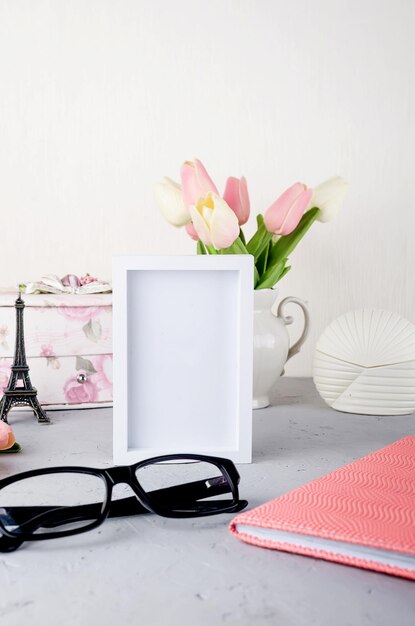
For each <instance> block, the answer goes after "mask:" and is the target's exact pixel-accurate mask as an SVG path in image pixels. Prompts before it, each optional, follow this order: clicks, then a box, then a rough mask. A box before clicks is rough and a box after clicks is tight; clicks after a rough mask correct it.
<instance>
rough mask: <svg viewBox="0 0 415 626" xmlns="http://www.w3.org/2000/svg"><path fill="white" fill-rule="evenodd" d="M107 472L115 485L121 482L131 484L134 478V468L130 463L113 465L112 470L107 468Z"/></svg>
mask: <svg viewBox="0 0 415 626" xmlns="http://www.w3.org/2000/svg"><path fill="white" fill-rule="evenodd" d="M107 473H108V475H109V477H110V479H111V482H112V484H113V485H118V484H119V483H127V484H128V485H131V483H132V481H133V478H134V475H133V470H132V468H131V467H129V466H128V465H120V466H119V467H112V468H111V470H107Z"/></svg>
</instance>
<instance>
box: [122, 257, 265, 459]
mask: <svg viewBox="0 0 415 626" xmlns="http://www.w3.org/2000/svg"><path fill="white" fill-rule="evenodd" d="M113 282H114V299H113V307H114V348H113V350H114V462H115V463H134V462H135V461H138V460H141V459H145V458H149V457H152V456H156V455H161V454H170V453H181V452H190V453H191V452H194V453H200V454H212V455H218V456H225V457H228V458H231V459H233V460H234V461H236V462H250V461H251V449H252V411H251V405H252V323H253V321H252V317H253V258H252V257H251V256H249V255H223V256H222V255H217V256H216V255H215V256H179V257H177V256H171V257H139V256H119V257H114V263H113Z"/></svg>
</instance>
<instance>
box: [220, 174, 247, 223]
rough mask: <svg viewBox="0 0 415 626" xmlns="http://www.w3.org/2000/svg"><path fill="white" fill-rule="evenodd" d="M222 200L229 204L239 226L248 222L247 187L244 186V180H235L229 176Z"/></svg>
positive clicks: (243, 178)
mask: <svg viewBox="0 0 415 626" xmlns="http://www.w3.org/2000/svg"><path fill="white" fill-rule="evenodd" d="M223 199H224V200H225V201H226V202H227V203H228V204H229V206H230V207H231V209H232V210H233V211H234V213H235V214H236V217H237V218H238V221H239V225H240V226H242V225H243V224H245V223H246V222H247V221H248V218H249V212H250V203H249V194H248V186H247V184H246V178H245V177H244V176H242V178H241V179H240V180H239V178H235V177H234V176H230V177H229V178H228V180H227V181H226V187H225V193H224V194H223Z"/></svg>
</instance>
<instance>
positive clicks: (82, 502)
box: [0, 472, 106, 536]
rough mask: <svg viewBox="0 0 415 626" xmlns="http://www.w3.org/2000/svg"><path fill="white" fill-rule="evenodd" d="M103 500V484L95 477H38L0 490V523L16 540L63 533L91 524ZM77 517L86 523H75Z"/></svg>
mask: <svg viewBox="0 0 415 626" xmlns="http://www.w3.org/2000/svg"><path fill="white" fill-rule="evenodd" d="M105 500H106V484H105V482H104V480H103V479H102V478H100V477H99V476H94V475H92V474H84V473H80V472H57V473H52V474H42V475H38V476H32V477H30V478H25V479H23V480H18V481H16V482H13V483H11V484H9V485H6V486H5V487H3V488H2V489H1V490H0V519H1V521H2V523H3V525H4V526H5V528H6V530H8V531H9V532H12V533H13V534H15V535H16V536H22V534H40V533H48V532H49V533H50V532H67V531H68V530H72V529H75V528H78V529H80V528H85V527H88V526H91V525H92V524H93V523H95V522H96V520H97V519H99V517H100V514H101V512H102V508H103V503H104V502H105ZM86 505H89V507H88V508H87V507H86ZM61 507H65V508H62V509H61ZM80 515H82V516H86V517H87V519H78V518H79V517H80Z"/></svg>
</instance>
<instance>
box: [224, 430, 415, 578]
mask: <svg viewBox="0 0 415 626" xmlns="http://www.w3.org/2000/svg"><path fill="white" fill-rule="evenodd" d="M241 525H243V526H244V532H239V531H238V529H237V528H238V527H240V526H241ZM247 526H248V528H246V527H247ZM255 528H261V529H269V532H267V533H266V535H267V538H259V537H254V536H252V535H251V534H250V531H251V530H252V532H255ZM272 530H274V532H275V531H287V532H289V533H296V534H297V537H298V534H299V535H301V536H304V535H306V536H312V537H318V538H320V539H323V540H334V541H337V542H346V543H347V544H349V545H350V548H351V549H352V550H351V552H353V549H355V550H356V547H355V546H354V544H357V545H358V546H366V547H367V548H375V549H378V550H385V551H392V552H394V553H398V557H399V553H403V554H406V555H410V556H414V557H415V436H412V437H405V438H404V439H401V440H399V441H396V442H395V443H393V444H391V445H389V446H387V447H386V448H382V449H381V450H377V451H376V452H373V453H371V454H369V455H368V456H366V457H364V458H362V459H359V460H357V461H354V462H353V463H350V464H349V465H345V466H344V467H341V468H340V469H337V470H335V471H334V472H331V473H330V474H327V475H326V476H323V477H322V478H318V479H317V480H314V481H312V482H310V483H307V484H306V485H303V486H302V487H299V488H297V489H295V490H294V491H291V492H289V493H287V494H285V495H283V496H281V497H279V498H276V499H275V500H272V501H271V502H268V503H267V504H263V505H262V506H259V507H257V508H256V509H253V510H252V511H247V512H245V513H241V514H239V515H238V516H237V517H236V518H235V519H234V520H233V521H232V523H231V525H230V531H231V532H232V533H233V534H234V535H235V536H236V537H238V538H239V539H242V540H243V541H246V542H248V543H252V544H254V545H257V546H261V547H265V548H274V549H277V550H284V551H287V552H295V553H297V554H304V555H307V556H313V557H315V558H321V559H326V560H328V561H336V562H339V563H345V564H347V565H354V566H356V567H363V568H366V569H372V570H377V571H380V572H385V573H387V574H394V575H396V576H403V577H405V578H410V579H413V580H415V570H414V569H407V568H405V567H400V566H396V565H391V564H387V563H379V562H374V561H371V560H370V558H366V557H365V558H361V557H356V556H351V555H344V554H338V553H336V552H335V550H334V549H333V547H332V546H330V541H327V544H326V545H324V549H315V548H312V547H311V548H310V547H306V546H302V545H292V544H290V543H289V542H288V541H289V540H288V539H287V540H284V541H278V540H277V541H276V540H273V539H272ZM258 532H259V531H258ZM320 545H321V542H320ZM326 546H327V547H326ZM386 554H387V553H386Z"/></svg>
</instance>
